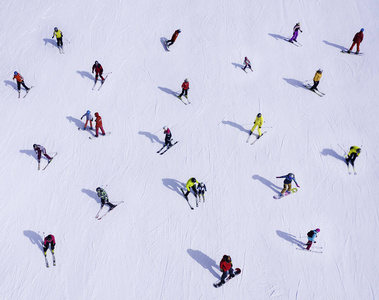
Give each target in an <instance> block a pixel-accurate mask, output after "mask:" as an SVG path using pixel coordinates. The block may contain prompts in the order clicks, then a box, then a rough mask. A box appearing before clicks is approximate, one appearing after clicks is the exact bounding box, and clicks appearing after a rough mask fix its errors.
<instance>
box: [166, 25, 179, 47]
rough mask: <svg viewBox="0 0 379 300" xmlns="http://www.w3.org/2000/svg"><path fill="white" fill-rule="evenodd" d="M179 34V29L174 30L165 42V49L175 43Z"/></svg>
mask: <svg viewBox="0 0 379 300" xmlns="http://www.w3.org/2000/svg"><path fill="white" fill-rule="evenodd" d="M179 33H181V30H180V29H177V30H175V32H174V34H173V35H172V37H171V40H168V41H166V46H167V48H168V47H170V46H171V45H172V44H174V43H175V41H176V38H177V37H178V35H179Z"/></svg>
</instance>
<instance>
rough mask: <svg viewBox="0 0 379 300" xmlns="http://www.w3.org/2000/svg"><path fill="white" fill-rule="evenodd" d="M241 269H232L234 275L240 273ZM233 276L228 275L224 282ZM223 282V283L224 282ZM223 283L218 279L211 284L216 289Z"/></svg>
mask: <svg viewBox="0 0 379 300" xmlns="http://www.w3.org/2000/svg"><path fill="white" fill-rule="evenodd" d="M241 272H242V271H241V269H240V268H236V270H235V271H234V275H235V276H234V277H236V276H237V275H239V274H241ZM234 277H231V276H230V275H229V276H228V277H227V278H226V279H225V283H227V282H228V281H229V280H230V279H233V278H234ZM225 283H224V284H225ZM224 284H222V283H221V280H220V281H218V282H216V283H214V284H213V286H214V287H215V288H216V289H217V288H219V287H220V286H222V285H224Z"/></svg>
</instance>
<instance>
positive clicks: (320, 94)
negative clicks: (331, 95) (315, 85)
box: [304, 84, 325, 97]
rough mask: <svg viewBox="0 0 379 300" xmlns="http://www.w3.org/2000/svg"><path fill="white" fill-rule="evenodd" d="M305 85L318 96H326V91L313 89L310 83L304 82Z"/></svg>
mask: <svg viewBox="0 0 379 300" xmlns="http://www.w3.org/2000/svg"><path fill="white" fill-rule="evenodd" d="M304 87H305V88H307V89H308V90H310V91H312V92H314V93H315V94H316V95H317V96H320V97H323V96H325V93H323V92H320V91H319V90H312V89H311V86H310V85H309V84H308V85H305V84H304Z"/></svg>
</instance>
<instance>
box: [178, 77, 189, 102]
mask: <svg viewBox="0 0 379 300" xmlns="http://www.w3.org/2000/svg"><path fill="white" fill-rule="evenodd" d="M188 90H189V82H188V79H187V78H186V79H184V82H183V84H182V92H181V94H180V95H179V96H178V97H179V99H180V100H182V96H183V95H184V97H186V98H187V99H188V95H187V94H188Z"/></svg>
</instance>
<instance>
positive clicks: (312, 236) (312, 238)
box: [306, 228, 320, 250]
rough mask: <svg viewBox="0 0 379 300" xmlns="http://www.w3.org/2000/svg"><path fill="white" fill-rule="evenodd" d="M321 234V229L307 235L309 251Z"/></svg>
mask: <svg viewBox="0 0 379 300" xmlns="http://www.w3.org/2000/svg"><path fill="white" fill-rule="evenodd" d="M319 232H320V229H319V228H317V229H315V230H311V231H309V232H308V233H307V237H308V242H307V248H306V249H307V250H309V249H311V246H312V244H313V243H316V241H315V238H316V237H317V233H319Z"/></svg>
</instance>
